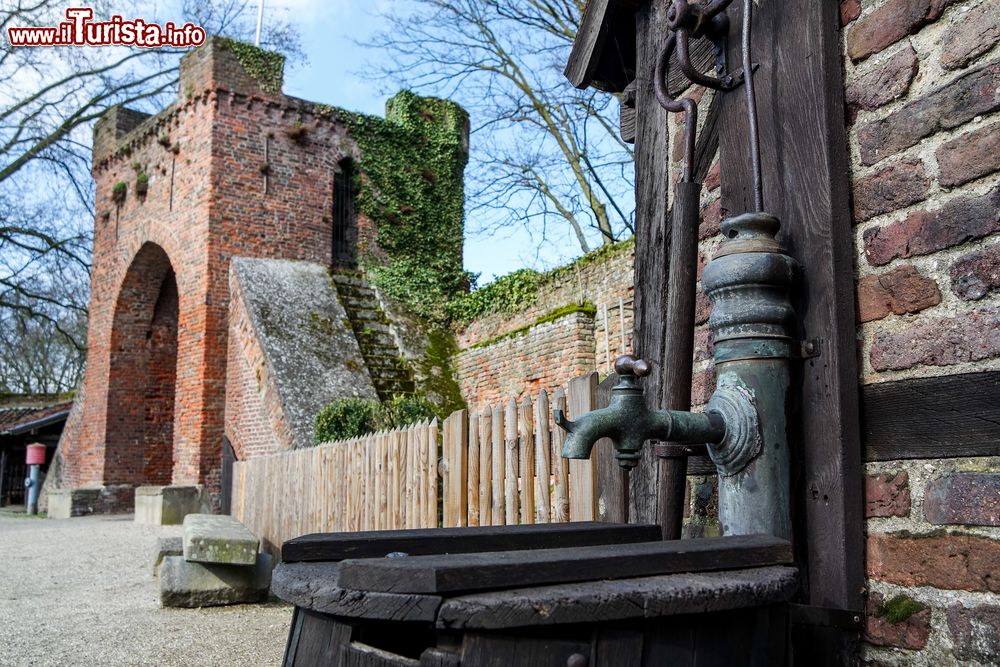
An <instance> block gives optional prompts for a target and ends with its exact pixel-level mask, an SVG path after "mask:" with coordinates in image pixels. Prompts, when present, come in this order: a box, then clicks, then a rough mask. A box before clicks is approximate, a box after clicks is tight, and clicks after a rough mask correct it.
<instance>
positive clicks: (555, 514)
mask: <svg viewBox="0 0 1000 667" xmlns="http://www.w3.org/2000/svg"><path fill="white" fill-rule="evenodd" d="M552 410H553V412H554V411H555V410H562V411H563V412H564V413H567V414H568V411H567V409H566V392H565V391H563V388H562V387H559V389H557V390H556V392H555V394H553V395H552ZM564 438H565V434H564V432H563V430H562V429H561V428H558V427H556V426H555V425H554V424H553V428H552V521H553V523H560V522H563V521H569V461H568V460H566V459H564V458H563V457H562V446H563V439H564Z"/></svg>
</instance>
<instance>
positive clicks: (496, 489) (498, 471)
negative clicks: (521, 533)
mask: <svg viewBox="0 0 1000 667" xmlns="http://www.w3.org/2000/svg"><path fill="white" fill-rule="evenodd" d="M491 424H492V427H493V431H492V439H493V442H492V448H491V449H492V453H491V456H492V457H493V466H492V479H491V480H490V486H491V496H492V507H491V508H490V514H491V516H490V520H491V523H492V524H493V525H494V526H502V525H504V519H505V518H506V512H504V483H505V480H506V477H505V475H504V468H505V467H506V462H507V454H506V452H505V451H504V446H503V432H504V429H503V406H502V405H501V404H500V403H497V404H496V405H494V406H493V420H492V423H491Z"/></svg>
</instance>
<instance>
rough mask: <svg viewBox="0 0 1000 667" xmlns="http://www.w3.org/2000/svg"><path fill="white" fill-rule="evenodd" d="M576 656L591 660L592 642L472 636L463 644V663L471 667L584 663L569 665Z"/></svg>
mask: <svg viewBox="0 0 1000 667" xmlns="http://www.w3.org/2000/svg"><path fill="white" fill-rule="evenodd" d="M574 655H582V656H585V657H589V656H590V643H589V642H588V641H585V640H582V639H566V638H561V637H545V636H541V637H534V636H525V635H523V634H513V635H509V636H508V635H497V634H492V633H491V634H480V633H471V634H469V635H466V637H465V641H464V643H463V647H462V664H463V665H469V666H470V667H473V666H474V667H511V666H512V665H525V666H527V665H553V667H562V666H563V665H577V664H580V663H577V662H573V663H571V662H569V659H570V658H571V657H572V656H574ZM584 664H586V663H584ZM598 664H599V663H598ZM595 667H596V666H595Z"/></svg>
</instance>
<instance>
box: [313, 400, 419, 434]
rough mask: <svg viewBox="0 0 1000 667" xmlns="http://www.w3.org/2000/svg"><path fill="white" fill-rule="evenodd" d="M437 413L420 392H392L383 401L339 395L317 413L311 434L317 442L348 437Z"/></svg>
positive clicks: (410, 421) (417, 420)
mask: <svg viewBox="0 0 1000 667" xmlns="http://www.w3.org/2000/svg"><path fill="white" fill-rule="evenodd" d="M436 416H437V411H436V409H435V407H434V404H433V403H431V402H430V401H428V400H427V399H426V398H424V397H423V396H395V397H394V398H392V399H391V400H389V401H386V402H385V403H379V402H378V401H377V400H375V399H373V398H340V399H337V400H336V401H333V402H332V403H328V404H327V405H326V406H325V407H324V408H323V409H322V410H320V411H319V414H318V415H316V425H315V431H314V435H313V438H314V441H315V443H316V444H320V443H324V442H330V441H331V440H348V439H350V438H357V437H360V436H362V435H367V434H369V433H374V432H376V431H387V430H390V429H394V428H399V427H401V426H409V425H410V424H415V423H417V422H420V421H424V420H426V419H433V418H434V417H436Z"/></svg>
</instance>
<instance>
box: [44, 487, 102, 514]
mask: <svg viewBox="0 0 1000 667" xmlns="http://www.w3.org/2000/svg"><path fill="white" fill-rule="evenodd" d="M100 507H101V489H100V488H92V489H52V490H51V491H49V509H48V517H49V518H50V519H69V518H71V517H74V516H86V515H88V514H94V513H95V512H97V511H99V510H100Z"/></svg>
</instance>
